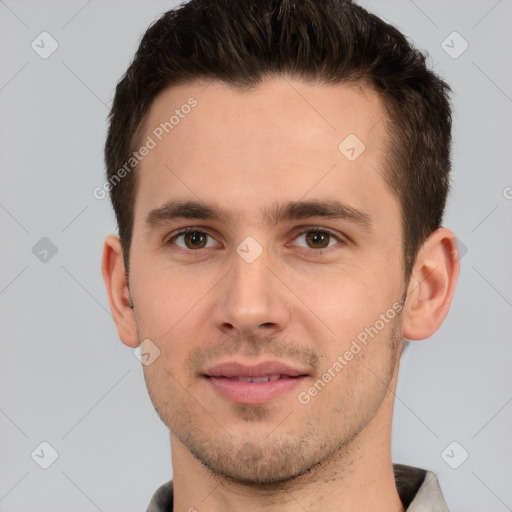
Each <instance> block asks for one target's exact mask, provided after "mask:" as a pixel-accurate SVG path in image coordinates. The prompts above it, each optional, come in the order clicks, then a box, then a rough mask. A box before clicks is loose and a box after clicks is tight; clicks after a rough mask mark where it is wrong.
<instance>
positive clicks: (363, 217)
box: [145, 199, 373, 231]
mask: <svg viewBox="0 0 512 512" xmlns="http://www.w3.org/2000/svg"><path fill="white" fill-rule="evenodd" d="M311 217H324V218H329V219H341V220H345V221H348V222H351V223H353V224H355V225H358V226H359V227H361V228H362V229H364V230H366V231H371V230H372V228H373V223H372V219H371V217H370V215H368V213H366V212H363V211H361V210H358V209H356V208H354V207H352V206H349V205H346V204H343V203H341V202H340V201H337V200H332V199H330V200H327V199H317V200H310V201H291V202H288V203H285V204H279V203H275V204H274V205H272V206H271V207H270V208H267V209H265V210H263V218H264V220H265V222H266V223H267V224H268V225H269V226H271V227H273V226H277V224H279V223H280V222H284V221H290V220H305V219H309V218H311ZM234 218H235V215H234V214H233V213H232V212H230V211H228V210H226V209H225V208H223V207H221V206H218V205H215V204H212V203H206V202H203V201H195V200H194V201H192V200H178V199H174V200H170V201H167V202H166V203H164V204H163V205H161V206H159V207H157V208H154V209H153V210H151V211H150V212H149V213H148V214H147V215H146V217H145V224H146V225H147V226H148V227H156V226H158V225H161V224H165V223H167V222H170V221H172V220H175V219H201V220H217V221H220V222H223V223H226V224H229V223H230V222H232V221H233V220H234Z"/></svg>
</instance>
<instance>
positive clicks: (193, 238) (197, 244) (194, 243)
mask: <svg viewBox="0 0 512 512" xmlns="http://www.w3.org/2000/svg"><path fill="white" fill-rule="evenodd" d="M183 238H184V241H185V245H186V246H187V247H188V248H189V249H202V248H203V247H205V246H206V242H207V235H206V234H205V233H201V232H200V231H192V232H191V233H185V234H184V235H183Z"/></svg>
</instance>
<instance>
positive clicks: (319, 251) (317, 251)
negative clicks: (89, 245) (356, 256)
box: [165, 226, 346, 256]
mask: <svg viewBox="0 0 512 512" xmlns="http://www.w3.org/2000/svg"><path fill="white" fill-rule="evenodd" d="M312 231H315V232H319V233H324V234H327V235H329V236H330V237H331V238H334V239H335V240H336V241H337V242H338V243H340V244H346V240H345V239H343V238H342V237H340V236H338V235H335V234H334V233H332V232H331V231H329V230H328V229H325V228H321V227H320V226H311V227H308V228H307V229H304V230H302V231H300V232H299V233H297V234H296V235H295V237H294V240H295V239H297V238H299V236H302V235H305V234H306V233H310V232H312ZM188 233H201V234H204V235H206V236H209V237H210V238H212V239H214V237H213V236H211V235H210V234H209V233H207V232H206V231H204V230H203V229H200V228H196V227H189V228H183V229H180V230H179V231H178V232H177V233H176V234H174V235H173V236H172V237H171V238H169V239H168V240H167V241H166V242H165V245H172V244H173V242H174V241H175V240H176V239H177V238H178V237H180V236H183V235H186V234H188ZM178 248H179V249H181V250H183V251H186V252H187V253H197V256H200V253H201V252H202V249H183V247H179V246H178ZM298 248H299V249H302V250H307V251H314V253H315V255H319V256H322V255H323V253H324V251H326V250H329V249H331V247H324V248H322V249H315V248H312V247H300V246H299V247H298ZM203 249H205V248H203Z"/></svg>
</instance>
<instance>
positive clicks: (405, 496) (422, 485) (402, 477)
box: [146, 464, 449, 512]
mask: <svg viewBox="0 0 512 512" xmlns="http://www.w3.org/2000/svg"><path fill="white" fill-rule="evenodd" d="M393 472H394V475H395V483H396V488H397V491H398V495H399V496H400V499H401V500H402V503H403V504H404V507H405V509H406V510H407V512H449V510H448V507H447V506H446V502H445V500H444V498H443V493H442V492H441V488H440V487H439V482H438V481H437V477H436V475H435V473H432V471H428V470H426V469H420V468H414V467H412V466H404V465H403V464H393ZM146 512H173V489H172V480H170V481H169V482H167V483H166V484H164V485H162V486H160V487H159V488H158V490H157V491H156V493H155V494H154V495H153V498H152V499H151V502H150V504H149V507H148V509H147V511H146Z"/></svg>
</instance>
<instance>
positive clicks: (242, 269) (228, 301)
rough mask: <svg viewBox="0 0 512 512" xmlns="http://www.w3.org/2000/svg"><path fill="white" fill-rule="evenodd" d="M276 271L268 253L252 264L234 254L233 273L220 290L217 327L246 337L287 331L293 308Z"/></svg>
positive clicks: (230, 333)
mask: <svg viewBox="0 0 512 512" xmlns="http://www.w3.org/2000/svg"><path fill="white" fill-rule="evenodd" d="M274 272H275V270H274V271H273V269H272V266H271V264H270V261H269V258H268V256H267V253H266V251H264V252H263V254H261V255H260V256H259V257H258V258H257V259H256V260H255V261H253V262H252V263H248V262H246V261H245V260H244V259H243V258H241V257H240V256H239V255H238V254H237V253H234V254H233V267H232V270H231V272H229V273H228V274H227V276H226V278H225V279H223V280H222V282H221V283H219V285H220V286H219V287H217V290H216V291H217V296H216V297H215V306H214V311H213V324H214V326H215V327H216V328H217V329H219V330H220V331H222V333H223V334H226V335H230V336H242V335H243V336H244V337H245V336H247V337H249V336H255V337H258V336H271V335H274V334H277V333H278V332H280V331H282V330H283V329H285V328H286V326H287V325H288V323H289V321H290V315H291V307H290V306H291V305H290V302H289V301H288V300H287V297H286V287H285V286H283V284H282V283H281V282H280V280H279V279H278V278H277V277H276V275H275V274H274ZM276 273H277V272H276Z"/></svg>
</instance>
